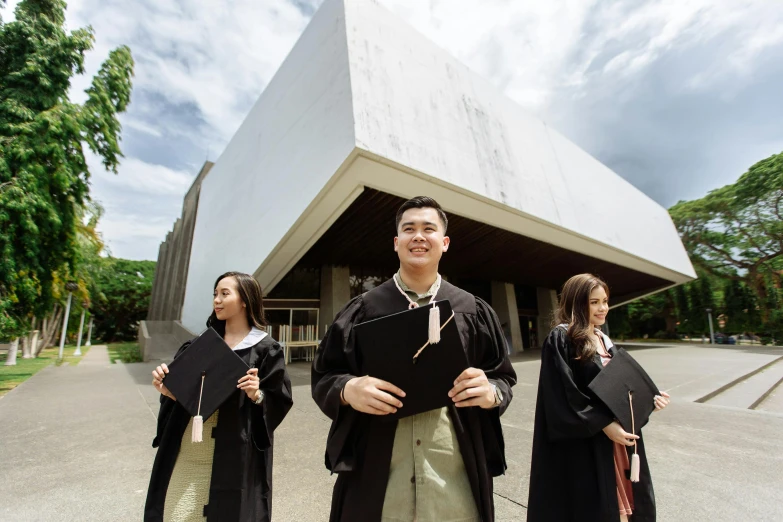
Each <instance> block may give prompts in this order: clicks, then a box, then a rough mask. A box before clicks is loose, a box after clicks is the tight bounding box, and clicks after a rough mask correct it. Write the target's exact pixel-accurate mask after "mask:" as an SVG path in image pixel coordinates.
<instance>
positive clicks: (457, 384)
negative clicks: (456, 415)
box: [449, 368, 495, 409]
mask: <svg viewBox="0 0 783 522" xmlns="http://www.w3.org/2000/svg"><path fill="white" fill-rule="evenodd" d="M449 397H451V400H453V401H454V402H455V403H456V406H457V408H467V407H469V406H480V407H481V408H484V409H490V408H494V407H495V390H494V389H493V388H492V385H491V384H490V383H489V380H487V376H486V374H485V373H484V370H480V369H478V368H468V369H467V370H465V371H464V372H462V373H461V374H460V376H459V377H457V380H456V381H454V387H453V388H452V389H451V391H449Z"/></svg>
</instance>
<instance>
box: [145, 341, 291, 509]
mask: <svg viewBox="0 0 783 522" xmlns="http://www.w3.org/2000/svg"><path fill="white" fill-rule="evenodd" d="M190 342H191V341H188V342H186V343H185V344H183V345H182V347H181V348H180V349H179V351H178V352H177V354H176V355H175V356H174V358H177V357H178V356H179V355H180V354H181V353H182V352H184V351H185V350H186V349H187V347H188V346H190ZM236 353H237V355H239V356H240V357H242V359H244V361H245V362H246V363H247V364H248V366H250V367H251V368H258V376H259V377H260V385H259V388H260V389H261V391H263V392H264V401H263V402H262V403H261V404H260V405H255V404H253V402H252V401H251V400H250V399H248V398H247V394H246V393H245V392H243V391H242V390H237V391H236V392H234V393H233V394H232V395H231V397H229V398H228V399H227V400H226V402H224V403H223V404H222V405H221V406H220V409H219V411H220V414H219V416H218V422H217V425H216V427H215V428H213V430H212V433H211V434H210V433H206V432H205V433H204V436H205V437H209V436H212V437H213V438H214V439H215V453H214V458H213V462H212V479H211V483H210V487H209V503H208V504H207V506H205V508H204V514H205V516H206V517H207V520H208V521H209V522H212V521H220V522H234V521H237V522H246V521H247V522H250V521H252V522H257V521H269V520H271V517H272V443H273V440H274V439H273V433H274V431H275V428H277V426H279V425H280V423H281V422H282V421H283V419H284V418H285V416H286V414H287V413H288V410H290V409H291V406H292V405H293V399H292V396H291V381H290V379H289V378H288V374H287V373H286V369H285V358H284V357H283V349H282V348H281V347H280V345H279V344H278V343H277V342H276V341H275V340H274V339H272V338H271V337H270V336H266V337H264V338H263V339H262V340H261V341H259V342H258V344H256V345H254V346H252V347H249V348H243V349H241V350H237V352H236ZM160 403H161V404H160V413H159V414H158V432H157V435H156V437H155V439H154V440H153V441H152V447H153V448H158V453H157V455H156V456H155V463H154V464H153V466H152V476H151V477H150V485H149V490H148V491H147V502H146V505H145V506H144V520H145V521H147V522H153V521H154V522H162V520H163V507H164V504H165V501H166V490H167V489H168V484H169V480H170V479H171V474H172V472H173V470H174V464H175V463H176V461H177V455H178V454H179V448H180V444H181V442H182V436H183V435H184V433H185V429H186V428H187V425H188V422H189V421H190V415H189V414H188V413H187V412H186V411H185V409H184V408H183V407H182V406H180V405H179V403H177V402H176V401H173V400H171V399H169V398H168V397H164V396H163V395H161V397H160ZM205 420H206V419H205Z"/></svg>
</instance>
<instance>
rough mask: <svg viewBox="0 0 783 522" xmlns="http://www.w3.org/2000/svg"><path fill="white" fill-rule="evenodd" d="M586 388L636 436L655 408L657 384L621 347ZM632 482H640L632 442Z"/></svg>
mask: <svg viewBox="0 0 783 522" xmlns="http://www.w3.org/2000/svg"><path fill="white" fill-rule="evenodd" d="M589 388H590V389H591V390H592V391H593V393H595V395H596V396H597V397H598V398H599V399H600V400H601V402H603V403H604V404H605V405H606V406H607V407H608V408H609V409H610V410H611V411H612V413H613V414H614V416H615V418H616V419H617V422H619V423H620V425H622V427H623V429H624V430H625V431H627V432H628V433H633V434H634V435H638V434H639V432H640V430H641V429H642V427H643V426H644V425H645V424H647V421H648V420H649V419H650V414H652V412H653V411H654V410H655V403H654V399H655V396H656V395H658V394H659V391H658V387H657V386H655V383H654V382H653V381H652V379H651V378H650V376H649V375H647V372H645V371H644V369H643V368H642V367H641V366H640V365H639V363H638V362H636V360H635V359H634V358H633V357H631V356H630V355H629V354H628V352H626V351H625V350H624V349H622V348H618V349H616V350H615V351H614V355H613V357H612V360H611V361H610V362H609V364H607V365H606V366H605V367H604V369H603V370H601V372H600V373H599V374H598V375H596V377H595V378H594V379H593V381H592V382H591V383H590V385H589ZM631 481H632V482H639V454H638V452H637V448H636V444H634V454H633V456H632V458H631Z"/></svg>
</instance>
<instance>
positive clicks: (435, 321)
mask: <svg viewBox="0 0 783 522" xmlns="http://www.w3.org/2000/svg"><path fill="white" fill-rule="evenodd" d="M440 328H441V326H440V308H438V307H437V305H436V304H435V302H434V301H433V303H432V308H430V324H429V336H428V337H429V341H430V344H438V343H439V342H440Z"/></svg>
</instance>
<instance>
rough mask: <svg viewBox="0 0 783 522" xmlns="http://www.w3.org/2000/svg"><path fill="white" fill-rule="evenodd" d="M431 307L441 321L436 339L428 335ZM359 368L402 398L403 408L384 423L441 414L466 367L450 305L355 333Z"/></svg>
mask: <svg viewBox="0 0 783 522" xmlns="http://www.w3.org/2000/svg"><path fill="white" fill-rule="evenodd" d="M433 307H435V308H437V310H438V311H439V316H440V317H442V318H443V321H438V322H439V323H440V331H439V333H440V336H439V340H438V341H437V343H435V342H432V341H434V340H436V339H438V337H437V336H433V335H428V333H429V330H430V328H429V322H430V317H431V315H434V316H435V317H437V315H438V314H431V311H432V309H433ZM353 330H354V335H355V336H356V346H357V349H358V352H359V355H360V357H361V362H360V364H361V367H362V370H363V371H364V372H366V373H367V374H368V375H370V376H372V377H376V378H378V379H382V380H384V381H387V382H390V383H392V384H394V385H395V386H397V387H398V388H400V389H401V390H402V391H404V392H405V397H400V398H399V399H400V400H401V401H402V404H403V407H402V408H399V409H398V410H397V413H394V414H389V415H386V416H384V418H386V419H401V418H403V417H408V416H410V415H415V414H417V413H422V412H425V411H429V410H434V409H436V408H442V407H444V406H447V405H449V404H452V403H453V401H452V400H451V398H450V397H449V396H448V393H449V390H451V389H452V388H453V387H454V380H455V379H456V378H457V377H459V375H460V374H461V373H462V372H463V371H464V370H465V369H466V368H467V367H468V358H467V356H466V355H465V350H464V349H463V347H462V340H461V339H460V335H459V331H458V330H457V324H456V322H455V321H454V313H453V311H452V309H451V303H449V301H448V300H444V301H436V302H434V303H433V304H430V305H426V306H422V307H419V308H413V309H411V310H405V311H404V312H399V313H396V314H392V315H387V316H385V317H381V318H378V319H373V320H371V321H367V322H364V323H360V324H357V325H356V326H355V327H354V329H353Z"/></svg>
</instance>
